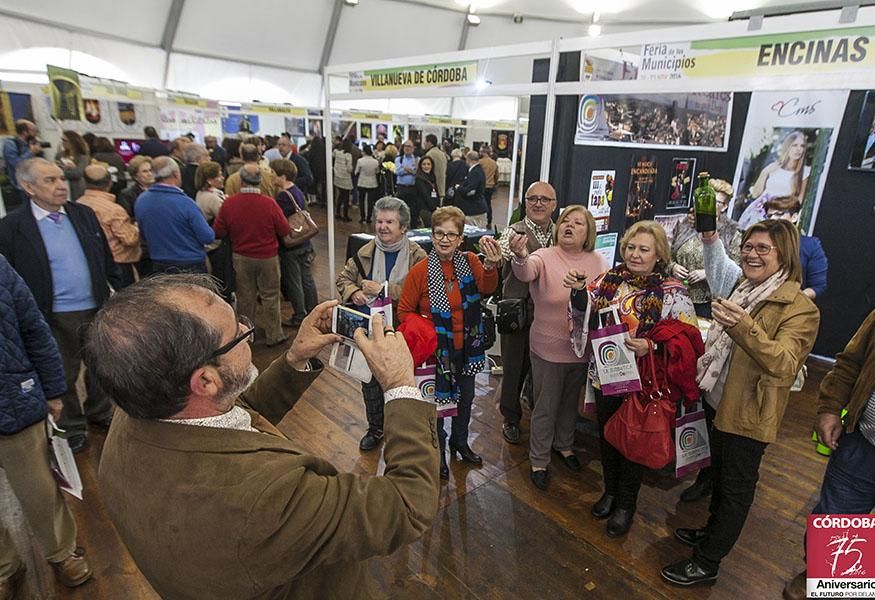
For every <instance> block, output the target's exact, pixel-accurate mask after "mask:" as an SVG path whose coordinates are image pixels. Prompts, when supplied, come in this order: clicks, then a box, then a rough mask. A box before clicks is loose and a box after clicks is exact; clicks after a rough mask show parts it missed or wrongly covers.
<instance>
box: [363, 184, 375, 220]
mask: <svg viewBox="0 0 875 600" xmlns="http://www.w3.org/2000/svg"><path fill="white" fill-rule="evenodd" d="M378 199H379V198H377V188H366V187H359V213H360V214H361V220H362V221H365V222H367V223H370V222H371V219H373V218H374V204H376V203H377V200H378Z"/></svg>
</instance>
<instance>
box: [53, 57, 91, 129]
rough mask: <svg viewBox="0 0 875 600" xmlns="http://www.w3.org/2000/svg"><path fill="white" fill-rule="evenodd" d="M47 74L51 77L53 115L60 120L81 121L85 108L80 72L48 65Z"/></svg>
mask: <svg viewBox="0 0 875 600" xmlns="http://www.w3.org/2000/svg"><path fill="white" fill-rule="evenodd" d="M46 74H47V75H48V77H49V88H50V93H49V97H50V98H51V99H52V117H54V118H55V119H58V120H59V121H81V120H82V114H83V112H84V109H83V107H82V88H81V86H80V83H79V73H77V72H76V71H71V70H70V69H64V68H61V67H55V66H53V65H46Z"/></svg>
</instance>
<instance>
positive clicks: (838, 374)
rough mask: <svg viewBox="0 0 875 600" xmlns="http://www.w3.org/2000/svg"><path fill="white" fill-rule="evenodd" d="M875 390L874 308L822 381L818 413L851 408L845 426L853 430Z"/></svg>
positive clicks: (833, 412)
mask: <svg viewBox="0 0 875 600" xmlns="http://www.w3.org/2000/svg"><path fill="white" fill-rule="evenodd" d="M873 389H875V311H872V312H871V313H869V316H868V317H866V320H865V321H863V324H862V325H860V328H859V329H858V330H857V333H855V334H854V337H852V338H851V341H850V342H848V345H847V346H845V349H844V350H842V351H841V352H839V353H838V354H837V355H836V362H835V365H833V367H832V369H830V371H829V373H827V374H826V377H824V378H823V381H821V382H820V397H819V401H818V405H817V414H822V413H832V414H835V415H840V414H841V412H842V409H843V408H846V409H848V414H847V416H846V417H845V429H846V430H847V431H848V433H850V432H851V431H853V430H854V428H855V427H856V425H857V422H858V421H859V420H860V415H862V414H863V411H864V410H865V409H866V403H867V402H868V401H869V396H871V395H872V390H873Z"/></svg>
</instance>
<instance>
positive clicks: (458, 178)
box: [444, 159, 468, 189]
mask: <svg viewBox="0 0 875 600" xmlns="http://www.w3.org/2000/svg"><path fill="white" fill-rule="evenodd" d="M467 175H468V165H466V164H465V161H464V160H462V159H458V160H451V161H450V162H448V163H447V185H446V187H445V188H444V189H450V188H451V187H453V186H455V185H463V184H464V183H465V177H466V176H467Z"/></svg>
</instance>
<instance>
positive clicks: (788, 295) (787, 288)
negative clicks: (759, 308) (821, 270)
mask: <svg viewBox="0 0 875 600" xmlns="http://www.w3.org/2000/svg"><path fill="white" fill-rule="evenodd" d="M800 289H802V286H800V285H799V282H798V281H789V280H788V281H785V282H784V283H782V284H781V286H780V287H779V288H778V289H776V290H775V291H774V292H772V295H771V296H769V297H768V298H766V299H765V302H776V303H778V304H792V303H793V301H794V300H795V299H796V297H797V296H798V295H799V290H800Z"/></svg>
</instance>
